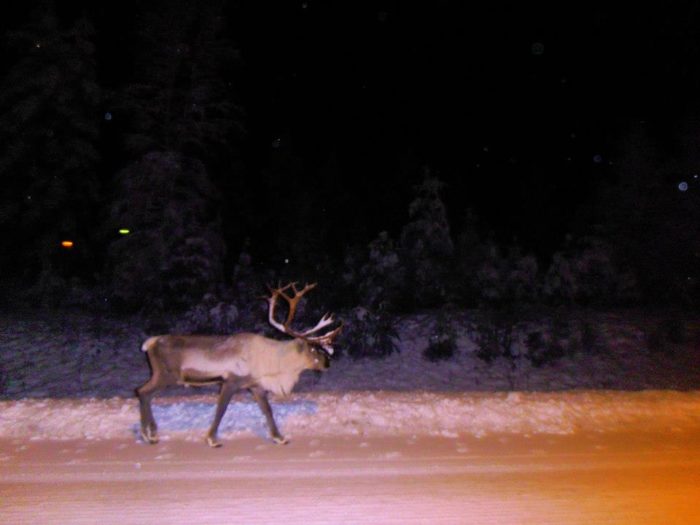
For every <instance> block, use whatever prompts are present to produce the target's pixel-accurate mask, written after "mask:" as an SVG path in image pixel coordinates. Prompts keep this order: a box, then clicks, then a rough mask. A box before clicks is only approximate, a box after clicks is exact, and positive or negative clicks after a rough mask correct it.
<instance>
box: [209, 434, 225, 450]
mask: <svg viewBox="0 0 700 525" xmlns="http://www.w3.org/2000/svg"><path fill="white" fill-rule="evenodd" d="M207 445H209V446H210V447H211V448H219V447H220V446H222V443H221V441H219V440H218V439H216V438H213V437H211V436H207Z"/></svg>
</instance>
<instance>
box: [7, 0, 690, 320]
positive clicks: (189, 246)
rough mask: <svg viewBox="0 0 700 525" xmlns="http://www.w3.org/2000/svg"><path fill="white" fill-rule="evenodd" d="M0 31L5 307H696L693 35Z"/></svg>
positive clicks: (364, 21)
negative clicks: (308, 298) (275, 300)
mask: <svg viewBox="0 0 700 525" xmlns="http://www.w3.org/2000/svg"><path fill="white" fill-rule="evenodd" d="M1 9H2V11H3V13H2V14H3V15H4V16H3V17H2V20H3V22H2V24H1V29H2V33H3V40H2V43H1V46H2V47H1V50H0V53H1V55H0V73H1V77H0V180H2V192H1V194H0V195H1V196H0V229H1V232H2V238H3V249H2V250H0V267H1V276H0V279H2V282H3V286H4V287H5V289H6V290H7V293H5V294H3V295H4V300H3V302H4V303H5V305H6V306H9V305H11V304H17V303H22V304H27V305H32V306H51V307H60V306H79V307H85V308H107V309H113V310H115V311H121V312H139V311H140V312H144V311H145V312H168V311H192V310H196V309H197V308H204V309H205V310H206V311H209V312H211V311H212V308H214V307H215V306H216V305H229V307H233V305H236V308H237V310H236V312H237V313H236V315H240V316H244V315H245V314H244V313H243V312H244V310H245V305H246V304H252V303H255V302H256V301H258V302H259V297H260V295H262V294H264V293H265V284H266V283H277V282H287V281H292V280H293V281H299V282H304V281H307V282H319V284H320V286H319V287H318V292H317V295H318V296H319V299H318V301H319V303H322V304H324V306H326V307H331V308H334V309H343V308H356V307H360V306H361V307H362V308H363V311H366V312H369V315H373V316H375V317H374V319H375V321H376V323H379V324H381V322H382V321H381V319H382V316H385V315H391V314H396V313H406V312H416V311H421V310H425V309H441V308H448V307H449V308H453V307H457V308H494V309H511V308H514V307H516V306H517V307H521V306H523V305H525V306H532V305H538V306H546V307H551V306H555V307H558V306H572V307H574V306H575V307H594V308H618V307H629V306H664V307H665V306H675V307H683V308H688V309H697V307H698V306H699V305H700V287H699V286H698V282H699V279H700V180H699V178H698V174H699V173H700V147H699V144H700V119H699V118H698V115H700V113H698V110H699V109H700V106H699V105H698V103H697V92H698V91H697V88H698V87H700V86H698V84H699V83H700V82H699V81H700V74H698V72H697V71H696V69H697V68H696V67H695V66H693V64H694V63H697V62H694V61H696V59H697V58H698V50H699V49H700V45H699V44H698V41H697V36H696V35H694V34H693V32H692V21H693V20H697V16H696V15H695V12H696V11H697V10H695V11H693V16H690V17H686V18H685V19H684V18H683V16H682V15H684V14H685V13H684V12H683V11H682V9H681V8H680V7H676V8H675V10H673V11H671V10H670V11H669V12H668V13H666V14H664V15H658V13H653V12H651V11H647V12H644V13H642V14H639V15H637V16H636V17H635V18H634V20H633V21H634V23H633V24H631V25H630V31H631V36H630V39H631V41H632V42H634V43H640V46H642V47H635V46H634V45H629V46H628V47H627V46H626V45H613V42H615V41H616V40H615V39H616V37H617V36H619V27H620V24H621V23H622V22H623V21H624V20H625V16H626V15H627V14H626V13H621V12H620V13H616V12H609V11H606V10H603V9H600V10H598V11H596V10H595V9H593V8H591V11H590V12H587V13H586V16H584V17H582V18H581V20H579V21H578V22H577V23H576V24H575V25H573V26H572V25H571V24H572V23H573V22H572V19H571V18H568V19H567V20H563V21H562V20H559V21H558V22H557V23H550V22H546V23H545V22H543V21H542V20H541V19H540V17H539V16H538V13H536V12H535V13H527V16H524V17H522V16H519V15H521V14H522V13H520V12H518V11H516V10H514V11H507V10H504V11H499V10H498V9H496V8H494V9H491V10H490V9H489V8H486V7H482V8H471V9H472V10H471V11H470V10H468V9H467V8H464V7H459V6H456V5H455V4H451V3H449V2H438V3H436V4H435V6H434V7H430V8H429V7H427V6H424V7H423V9H414V8H411V7H400V4H398V3H391V2H389V3H382V4H381V6H379V5H378V4H374V3H360V4H358V5H357V6H355V7H353V8H349V7H340V6H337V5H335V4H334V5H333V6H330V5H321V3H319V4H316V3H315V2H298V3H297V2H295V3H279V4H277V3H269V2H264V3H253V2H250V3H248V2H228V1H225V0H219V1H212V2H204V1H199V2H197V1H184V0H177V1H169V2H165V1H162V2H149V3H140V2H136V1H127V2H105V3H102V4H101V5H100V6H95V5H92V3H90V2H83V3H82V5H81V4H80V3H77V4H76V3H71V4H70V7H68V4H64V3H62V2H58V1H56V2H51V1H36V2H29V3H27V4H26V6H24V7H23V8H22V9H19V10H12V11H11V10H10V9H9V8H7V7H3V8H1ZM555 14H556V13H555ZM623 15H624V16H623ZM658 16H661V17H662V18H663V17H664V16H665V17H666V18H664V20H666V22H668V23H667V24H665V25H664V24H663V23H660V22H659V21H658ZM504 21H505V22H504ZM501 22H504V23H503V24H502V25H503V28H502V29H500V30H499V31H495V28H497V27H501V25H499V24H500V23H501ZM567 24H568V25H567ZM649 31H652V32H651V36H650V37H649ZM642 36H645V39H643V38H642ZM584 37H587V38H584ZM588 37H590V38H588ZM647 37H648V38H650V42H649V43H647V44H643V45H642V44H641V42H642V40H646V39H647ZM627 41H628V42H629V41H630V40H629V39H628V40H627ZM694 97H695V98H694ZM644 100H647V103H646V105H645V104H643V101H644ZM258 314H259V312H258V313H256V314H255V315H258ZM240 322H241V323H242V322H243V321H240Z"/></svg>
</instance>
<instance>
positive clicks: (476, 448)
mask: <svg viewBox="0 0 700 525" xmlns="http://www.w3.org/2000/svg"><path fill="white" fill-rule="evenodd" d="M224 437H225V436H224ZM0 522H1V523H7V524H21V523H41V524H44V523H90V524H93V523H101V524H110V523H118V524H121V525H126V524H132V523H133V524H137V523H138V524H149V523H163V524H165V523H183V524H184V523H187V524H205V523H215V524H217V525H220V524H225V523H235V524H248V523H280V524H297V523H306V524H316V523H337V524H346V523H368V524H376V523H396V524H399V523H400V524H406V523H430V524H433V523H438V524H440V523H494V524H499V525H503V524H530V523H531V524H538V525H542V524H558V525H561V524H586V525H591V524H605V523H614V524H634V525H640V524H659V525H662V524H663V525H673V524H681V523H682V524H689V525H690V524H693V525H695V524H698V523H700V434H698V433H697V432H683V431H681V430H679V431H677V432H669V434H667V435H654V434H644V433H641V434H640V433H635V434H634V435H619V434H618V435H602V434H599V435H594V434H590V435H576V436H569V437H566V436H554V437H551V436H534V437H530V438H528V437H525V436H507V437H506V436H503V437H498V436H489V437H486V438H483V439H477V438H474V437H471V436H468V437H467V436H457V437H454V438H444V437H439V438H438V437H414V438H411V437H406V436H401V437H396V438H382V439H379V438H374V439H366V438H362V437H342V438H339V439H335V440H333V439H330V438H323V439H313V438H308V437H299V438H298V439H296V440H294V441H293V442H292V443H291V444H290V445H287V446H276V445H273V444H270V443H268V442H266V441H263V440H262V439H260V438H237V439H229V440H225V446H224V447H223V448H221V449H209V448H207V447H206V446H205V445H204V444H201V443H190V442H185V441H174V440H173V441H164V442H161V443H160V444H159V445H156V446H146V445H142V444H139V443H134V442H133V441H113V440H106V441H96V442H74V441H71V442H50V441H49V442H46V441H44V442H40V441H37V442H28V443H21V442H19V441H0Z"/></svg>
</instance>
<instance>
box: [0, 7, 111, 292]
mask: <svg viewBox="0 0 700 525" xmlns="http://www.w3.org/2000/svg"><path fill="white" fill-rule="evenodd" d="M93 40H94V34H93V28H92V25H91V23H90V21H89V20H87V19H86V18H81V19H79V20H77V21H75V22H74V23H73V24H72V25H71V26H70V27H68V28H64V27H61V26H60V24H59V20H58V18H57V17H56V15H55V12H54V9H53V3H52V2H43V3H42V4H41V5H40V6H39V7H38V8H37V9H36V10H35V11H34V12H33V15H32V16H31V19H30V21H29V23H28V24H27V25H25V26H24V27H22V28H21V29H19V30H17V31H15V32H12V33H10V34H9V45H10V49H11V50H12V53H13V56H14V60H13V61H12V63H11V65H10V67H9V70H8V73H7V75H6V76H5V78H4V79H3V80H2V85H1V87H0V179H1V180H2V181H3V191H2V198H1V199H0V227H1V228H2V230H4V231H3V236H4V242H5V243H6V245H9V246H13V249H12V250H3V251H2V252H3V254H4V257H3V259H5V260H3V261H2V262H3V266H5V264H6V263H7V262H8V261H7V259H9V258H10V257H11V258H12V260H13V263H14V264H16V265H17V267H18V268H22V269H23V271H24V272H25V277H28V278H30V279H35V278H36V277H37V276H39V277H40V282H41V281H42V280H48V279H51V278H52V277H53V276H54V274H55V273H56V266H57V264H56V263H57V262H60V260H61V258H60V255H61V247H60V242H61V241H62V240H71V241H73V243H74V246H73V248H72V251H73V254H72V255H73V258H72V259H71V261H72V262H73V263H76V262H82V263H83V266H82V268H83V269H85V265H86V264H87V259H89V257H90V256H89V253H90V250H91V248H90V244H91V241H92V240H93V236H94V235H95V233H96V232H95V230H94V225H95V216H96V206H95V203H96V202H97V200H98V196H99V192H100V189H99V181H98V176H97V165H98V160H99V159H98V150H97V147H96V143H97V141H98V132H99V130H98V111H97V108H98V104H99V101H100V90H99V88H98V85H97V83H96V65H95V58H94V45H93ZM88 266H89V265H88ZM69 270H70V269H69Z"/></svg>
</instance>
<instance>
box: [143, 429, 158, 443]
mask: <svg viewBox="0 0 700 525" xmlns="http://www.w3.org/2000/svg"><path fill="white" fill-rule="evenodd" d="M141 439H143V441H144V442H145V443H148V444H149V445H155V444H156V443H158V436H157V435H156V434H155V432H153V431H151V430H150V429H149V430H146V431H144V430H143V429H141Z"/></svg>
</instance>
